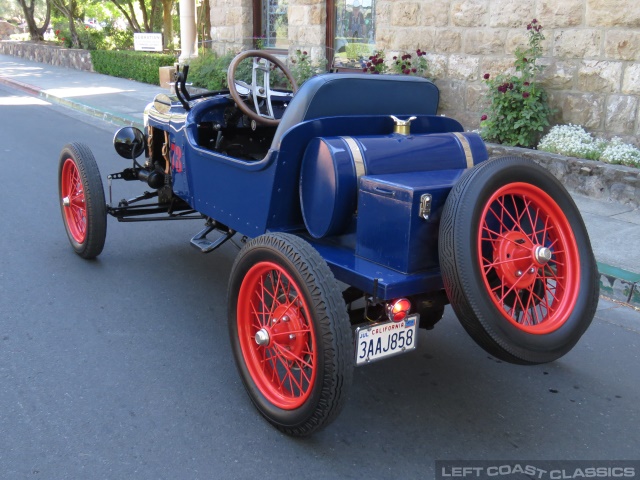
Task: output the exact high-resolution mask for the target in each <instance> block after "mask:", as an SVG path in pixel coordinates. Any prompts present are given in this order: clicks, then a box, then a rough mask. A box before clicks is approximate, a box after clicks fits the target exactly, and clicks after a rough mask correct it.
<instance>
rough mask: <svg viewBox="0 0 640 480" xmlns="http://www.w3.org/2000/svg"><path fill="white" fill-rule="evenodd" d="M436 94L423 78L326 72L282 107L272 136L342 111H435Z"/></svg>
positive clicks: (277, 143) (278, 136)
mask: <svg viewBox="0 0 640 480" xmlns="http://www.w3.org/2000/svg"><path fill="white" fill-rule="evenodd" d="M439 98H440V94H439V91H438V87H436V86H435V85H434V84H433V82H431V81H430V80H427V79H425V78H420V77H411V76H405V75H365V74H357V73H351V74H343V73H327V74H324V75H318V76H315V77H312V78H311V79H309V80H307V81H306V82H305V83H304V84H303V85H302V87H300V90H298V92H297V93H296V94H295V96H294V97H293V99H292V100H291V103H290V104H289V106H288V107H287V109H286V110H285V113H284V115H283V117H282V121H281V122H280V125H278V128H277V130H276V133H275V135H274V138H273V143H272V149H279V147H280V141H281V140H282V136H283V135H284V134H285V133H286V131H287V130H289V129H290V128H291V127H293V126H295V125H297V124H298V123H300V122H304V121H306V120H312V119H315V118H322V117H331V116H344V115H416V114H418V115H435V114H436V111H437V110H438V102H439Z"/></svg>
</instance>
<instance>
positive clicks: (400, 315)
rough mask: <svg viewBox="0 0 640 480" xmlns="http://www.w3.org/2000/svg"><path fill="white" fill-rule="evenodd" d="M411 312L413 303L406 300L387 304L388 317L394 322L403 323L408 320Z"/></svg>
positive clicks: (401, 299) (400, 299) (402, 299)
mask: <svg viewBox="0 0 640 480" xmlns="http://www.w3.org/2000/svg"><path fill="white" fill-rule="evenodd" d="M409 310H411V302H410V301H409V300H407V299H406V298H399V299H397V300H393V301H392V302H389V303H387V316H388V317H389V320H393V321H394V322H401V321H402V320H404V319H405V318H407V315H409Z"/></svg>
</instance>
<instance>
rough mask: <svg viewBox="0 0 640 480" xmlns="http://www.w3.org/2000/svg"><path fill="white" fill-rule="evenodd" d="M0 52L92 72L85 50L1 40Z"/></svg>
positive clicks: (89, 56)
mask: <svg viewBox="0 0 640 480" xmlns="http://www.w3.org/2000/svg"><path fill="white" fill-rule="evenodd" d="M0 53H2V54H4V55H13V56H15V57H21V58H26V59H27V60H32V61H34V62H42V63H47V64H49V65H57V66H60V67H68V68H75V69H76V70H85V71H87V72H93V64H92V63H91V54H90V53H89V52H88V51H87V50H78V49H73V48H63V47H59V46H56V45H48V44H46V43H31V42H10V41H3V42H0Z"/></svg>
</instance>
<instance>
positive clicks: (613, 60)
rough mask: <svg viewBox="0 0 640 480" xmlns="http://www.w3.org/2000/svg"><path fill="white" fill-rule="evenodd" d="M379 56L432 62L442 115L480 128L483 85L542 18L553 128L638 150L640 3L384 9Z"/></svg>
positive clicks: (417, 1)
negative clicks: (397, 54) (416, 55)
mask: <svg viewBox="0 0 640 480" xmlns="http://www.w3.org/2000/svg"><path fill="white" fill-rule="evenodd" d="M377 5H378V12H377V19H378V27H377V32H376V39H377V43H378V46H379V47H380V48H381V49H384V50H385V51H388V52H389V53H391V52H393V51H412V50H415V49H416V48H421V49H423V50H426V51H427V52H429V55H428V56H427V58H428V59H429V61H430V63H431V66H432V72H433V74H434V76H435V78H436V83H437V84H438V86H439V87H440V90H441V92H442V97H441V98H442V105H441V109H442V112H443V113H445V114H449V115H451V116H453V117H455V118H457V119H459V120H461V121H462V122H463V124H464V125H465V126H466V127H467V128H476V127H477V126H478V123H479V117H480V114H481V110H482V100H483V93H484V92H485V88H486V87H485V85H484V83H483V82H482V75H484V74H485V73H490V74H492V75H495V74H498V73H502V72H505V71H509V70H510V69H511V70H512V66H513V59H514V55H513V54H514V52H515V49H516V48H517V47H518V46H524V45H525V44H526V41H527V31H526V25H527V24H528V23H529V22H530V21H531V20H532V19H533V18H536V19H537V20H538V21H539V22H540V23H541V24H542V25H543V27H544V28H543V33H544V34H545V36H546V40H545V42H544V47H545V53H544V58H543V59H542V63H543V64H544V65H546V66H547V68H546V70H545V71H544V73H543V84H544V86H545V87H546V88H547V90H548V91H549V93H550V101H551V103H552V106H553V107H554V108H556V109H557V113H556V115H555V118H554V119H553V122H554V123H574V124H580V125H583V126H584V127H586V128H587V129H588V130H589V131H591V132H595V133H597V134H599V135H602V136H608V137H610V136H614V135H616V136H620V137H623V138H624V139H625V140H626V141H630V142H634V143H636V144H638V136H639V135H640V108H639V107H640V105H639V103H640V2H638V1H637V0H532V1H529V2H514V1H513V0H448V1H447V0H437V1H434V0H413V1H403V0H378V2H377Z"/></svg>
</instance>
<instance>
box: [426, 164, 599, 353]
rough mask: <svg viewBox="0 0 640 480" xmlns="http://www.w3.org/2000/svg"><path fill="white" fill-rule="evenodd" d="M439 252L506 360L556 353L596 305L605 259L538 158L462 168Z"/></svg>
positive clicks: (447, 282)
mask: <svg viewBox="0 0 640 480" xmlns="http://www.w3.org/2000/svg"><path fill="white" fill-rule="evenodd" d="M439 256H440V266H441V269H442V277H443V282H444V286H445V290H446V292H447V296H448V297H449V301H450V302H451V306H452V307H453V309H454V311H455V312H456V314H457V316H458V319H459V320H460V322H461V323H462V325H463V327H464V328H465V330H466V331H467V332H468V333H469V334H470V335H471V337H472V338H473V339H474V340H475V341H476V342H477V343H478V344H479V345H480V346H481V347H482V348H484V349H485V350H486V351H487V352H489V353H490V354H491V355H493V356H495V357H497V358H499V359H501V360H504V361H508V362H511V363H519V364H538V363H545V362H550V361H553V360H556V359H557V358H560V357H561V356H563V355H564V354H566V353H567V352H568V351H569V350H571V348H573V346H574V345H575V344H576V342H577V341H578V340H579V339H580V337H581V336H582V334H583V333H584V332H585V330H586V329H587V327H588V326H589V324H590V323H591V321H592V319H593V316H594V314H595V310H596V306H597V303H598V294H599V291H598V290H599V287H598V275H597V266H596V261H595V258H594V256H593V252H592V250H591V244H590V241H589V236H588V234H587V230H586V228H585V226H584V222H583V221H582V217H581V216H580V212H579V211H578V209H577V207H576V205H575V203H574V202H573V200H572V198H571V197H570V196H569V194H568V193H567V191H566V190H565V189H564V187H563V186H562V184H560V182H559V181H558V180H557V179H556V178H555V177H553V176H552V175H551V174H550V173H549V172H547V171H546V170H545V169H543V168H542V167H540V166H538V165H536V164H535V163H534V162H533V161H530V160H527V159H524V158H518V157H503V158H496V159H493V160H489V161H487V162H484V163H481V164H479V165H476V166H475V167H473V168H472V169H470V170H469V171H468V172H466V173H465V175H463V176H462V178H461V179H460V180H459V182H458V183H457V184H456V185H455V186H454V188H453V189H452V191H451V193H450V195H449V197H448V198H447V201H446V204H445V207H444V210H443V213H442V219H441V222H440V238H439Z"/></svg>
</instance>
